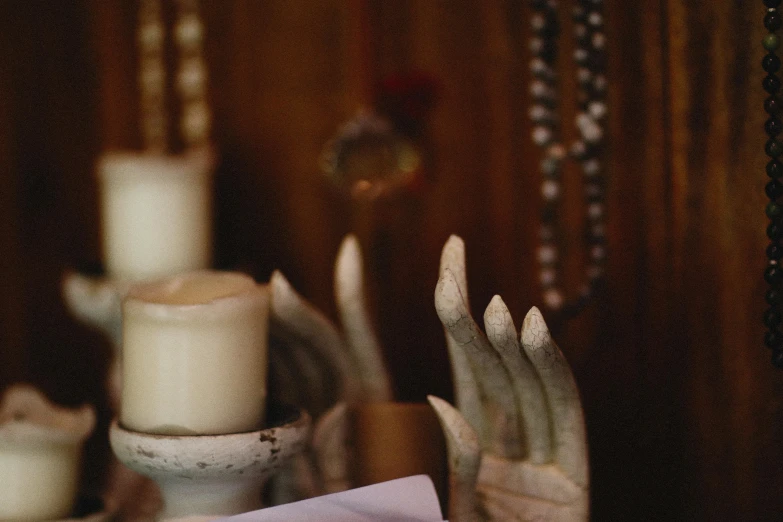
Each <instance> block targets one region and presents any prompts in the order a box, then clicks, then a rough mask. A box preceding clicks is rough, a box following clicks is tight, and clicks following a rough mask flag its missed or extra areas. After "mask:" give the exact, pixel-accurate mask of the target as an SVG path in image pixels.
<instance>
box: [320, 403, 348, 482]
mask: <svg viewBox="0 0 783 522" xmlns="http://www.w3.org/2000/svg"><path fill="white" fill-rule="evenodd" d="M347 434H348V406H347V405H346V404H345V403H344V402H338V403H337V404H335V405H334V406H333V407H332V408H331V409H330V410H329V411H327V412H326V413H324V414H323V415H322V416H321V418H320V419H318V422H317V423H316V424H315V428H314V429H313V444H312V448H313V453H314V456H315V462H316V466H317V468H318V472H319V476H320V479H321V486H322V488H323V493H336V492H338V491H345V490H347V489H348V488H350V486H351V484H350V477H349V474H348V452H347V449H346V437H347Z"/></svg>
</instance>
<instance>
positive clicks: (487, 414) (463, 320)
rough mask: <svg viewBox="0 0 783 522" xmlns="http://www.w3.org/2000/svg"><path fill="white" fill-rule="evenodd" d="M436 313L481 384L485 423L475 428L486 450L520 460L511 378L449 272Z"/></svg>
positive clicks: (439, 289) (442, 283)
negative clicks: (471, 313) (465, 356)
mask: <svg viewBox="0 0 783 522" xmlns="http://www.w3.org/2000/svg"><path fill="white" fill-rule="evenodd" d="M435 310H436V311H437V313H438V317H440V320H441V322H442V323H443V326H444V327H445V328H446V330H447V331H448V333H449V334H450V335H451V336H452V337H453V338H454V341H455V342H456V344H457V345H458V348H459V349H461V350H464V353H465V354H466V355H467V357H468V360H469V362H470V367H471V368H472V369H473V374H474V375H475V376H476V379H477V381H478V386H479V387H480V395H479V398H480V400H481V413H482V416H481V418H482V420H483V423H482V424H481V425H479V426H475V425H474V427H475V428H476V431H477V432H478V433H479V436H480V437H481V440H482V444H483V447H484V448H485V449H487V450H489V451H491V452H493V453H495V454H497V455H500V456H505V457H510V458H518V457H520V456H521V455H522V434H521V431H520V428H519V427H520V423H519V415H518V414H517V405H516V401H515V399H514V394H513V393H512V392H511V379H510V377H509V374H508V372H507V371H506V368H505V367H504V366H503V363H502V362H501V360H500V356H499V355H498V353H497V352H496V351H495V349H494V348H492V346H491V345H490V344H489V341H488V340H487V338H486V336H485V335H484V333H483V332H482V331H481V329H480V328H479V327H478V325H477V324H476V322H475V321H474V320H473V317H472V316H471V315H470V311H469V310H468V309H467V306H466V303H465V300H464V298H463V297H462V293H461V292H460V289H459V286H458V284H457V282H456V280H455V279H454V276H453V274H452V273H451V270H449V269H446V270H444V272H443V276H442V277H441V278H440V280H439V281H438V285H437V287H436V288H435ZM459 384H460V383H458V385H459ZM471 421H472V419H471Z"/></svg>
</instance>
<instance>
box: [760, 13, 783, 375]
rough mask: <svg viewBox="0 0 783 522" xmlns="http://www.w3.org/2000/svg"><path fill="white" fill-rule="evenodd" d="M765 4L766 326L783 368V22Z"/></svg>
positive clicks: (767, 339)
mask: <svg viewBox="0 0 783 522" xmlns="http://www.w3.org/2000/svg"><path fill="white" fill-rule="evenodd" d="M763 1H764V5H765V6H766V7H767V13H766V15H764V27H766V28H767V30H768V31H769V34H767V35H766V36H764V39H763V40H762V44H763V46H764V49H766V50H767V54H766V55H765V56H764V58H763V60H762V61H761V66H762V68H763V69H764V71H765V72H766V73H767V76H766V77H765V78H764V80H763V81H762V86H763V87H764V90H765V91H767V93H768V94H769V97H768V98H767V99H766V100H765V101H764V110H765V111H766V112H767V114H769V118H768V119H767V121H766V123H765V124H764V130H765V131H766V133H767V135H768V136H769V139H768V140H767V144H766V146H765V147H764V150H765V151H766V153H767V155H768V156H769V157H770V161H769V163H767V175H768V176H769V177H770V178H772V179H771V180H770V181H769V183H767V186H766V187H765V191H766V193H767V197H768V198H769V200H770V201H769V203H768V204H767V207H766V214H767V217H768V218H769V219H770V223H769V226H768V227H767V236H768V237H769V239H770V241H771V242H770V244H769V246H768V247H767V258H768V259H769V262H768V265H767V268H766V270H765V272H764V279H765V280H766V281H767V283H769V285H770V288H769V290H767V295H766V300H767V303H768V304H769V305H770V308H769V309H767V311H766V312H764V324H765V325H766V327H767V328H768V331H767V333H766V335H765V336H764V344H766V345H767V347H769V348H770V349H771V350H772V364H773V365H775V366H777V367H778V368H783V334H781V332H780V330H779V329H778V327H779V326H780V323H781V313H780V305H781V302H783V293H781V282H783V271H781V267H780V258H781V256H783V246H781V243H780V241H781V239H783V205H781V204H780V203H778V202H777V199H778V198H779V197H780V196H783V184H781V183H780V181H778V178H780V176H781V175H783V163H781V161H780V160H779V157H780V156H781V155H783V144H781V143H780V142H779V141H778V140H777V139H776V137H777V135H778V134H780V132H781V130H783V122H781V120H780V118H779V114H780V112H781V107H783V105H781V100H780V98H778V96H777V93H778V91H780V79H779V78H778V77H777V76H776V75H775V73H776V72H777V71H778V70H779V69H780V58H779V57H778V56H777V55H776V54H775V51H776V50H777V48H778V47H779V46H780V39H779V38H778V36H777V34H775V32H776V31H777V30H778V29H780V27H781V25H783V19H781V15H780V13H778V9H777V8H778V6H779V5H780V1H781V0H763Z"/></svg>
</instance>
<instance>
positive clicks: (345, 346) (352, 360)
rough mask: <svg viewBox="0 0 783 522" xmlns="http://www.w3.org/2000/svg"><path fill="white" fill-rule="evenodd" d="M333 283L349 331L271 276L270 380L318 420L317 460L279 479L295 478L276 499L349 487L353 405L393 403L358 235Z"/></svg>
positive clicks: (346, 245)
mask: <svg viewBox="0 0 783 522" xmlns="http://www.w3.org/2000/svg"><path fill="white" fill-rule="evenodd" d="M334 285H335V302H336V304H337V309H338V312H339V315H340V323H341V326H342V330H340V329H338V327H337V326H336V325H335V324H334V323H333V322H332V321H330V320H329V319H328V318H327V317H326V316H325V315H324V314H323V313H322V312H321V311H319V310H318V309H317V308H316V307H314V306H313V305H312V304H310V303H308V302H307V301H306V300H305V299H304V298H303V297H302V296H300V295H299V294H298V293H297V292H296V291H295V290H294V289H293V287H292V286H291V284H290V283H289V282H288V281H287V280H286V278H285V277H284V276H283V274H282V273H280V272H279V271H275V272H274V273H273V274H272V277H271V279H270V287H271V289H272V300H271V310H270V326H271V331H272V339H271V344H270V372H271V377H272V378H273V379H275V383H276V384H277V387H276V390H277V392H278V393H279V394H280V395H281V397H280V398H281V399H282V400H284V401H285V402H288V403H291V404H295V405H297V406H300V407H303V408H305V409H307V410H308V411H309V412H310V413H311V415H312V416H313V418H314V419H316V422H315V427H314V430H313V431H314V432H313V440H312V453H313V455H312V461H307V460H306V459H299V461H298V462H297V464H296V466H295V469H293V470H290V471H289V473H287V474H283V476H280V477H278V479H277V480H278V483H280V482H281V481H289V483H288V484H281V485H280V487H279V488H277V489H276V491H275V494H276V498H275V500H276V502H284V501H291V500H296V499H298V498H302V497H310V496H315V495H320V494H324V493H334V492H337V491H344V490H346V489H349V488H350V487H351V486H352V484H351V478H350V471H349V459H350V448H349V442H348V439H349V437H348V409H349V407H350V406H352V405H355V404H358V403H364V402H382V401H390V400H392V390H391V380H390V378H389V375H388V372H387V370H386V367H385V365H384V362H383V355H382V351H381V347H380V343H379V341H378V338H377V335H376V334H375V331H374V329H373V327H372V322H371V320H370V315H369V312H368V310H367V305H366V302H365V296H364V272H363V261H362V255H361V250H360V248H359V242H358V240H357V239H356V237H355V236H353V235H349V236H347V237H346V238H345V239H344V240H343V242H342V244H341V246H340V250H339V253H338V254H337V260H336V262H335V283H334ZM313 464H314V466H313ZM290 482H293V484H291V483H290Z"/></svg>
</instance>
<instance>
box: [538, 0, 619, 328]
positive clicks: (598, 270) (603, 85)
mask: <svg viewBox="0 0 783 522" xmlns="http://www.w3.org/2000/svg"><path fill="white" fill-rule="evenodd" d="M602 4H603V0H577V5H576V6H575V7H574V9H573V20H574V39H575V50H574V56H573V58H574V61H575V62H576V65H577V71H576V75H577V83H578V88H579V90H578V99H577V101H578V104H579V110H578V113H577V116H576V118H575V124H576V128H577V130H578V136H579V137H578V138H577V139H576V140H575V141H574V142H573V143H572V144H571V146H570V148H569V149H568V150H567V149H566V147H565V146H564V145H563V143H562V139H561V137H560V132H559V131H560V129H559V127H560V121H559V120H560V118H559V115H558V85H557V74H556V72H555V66H556V62H557V54H558V49H557V40H558V35H559V31H560V24H559V20H558V12H557V1H556V0H531V6H532V9H533V12H534V13H533V16H532V18H531V28H532V30H533V37H532V38H531V40H530V50H531V52H532V53H533V59H532V60H531V62H530V69H531V73H532V76H533V78H532V80H531V83H530V95H531V97H532V98H533V104H532V106H531V107H530V114H529V115H530V118H531V120H532V121H533V132H532V139H533V142H534V143H535V144H536V145H537V146H538V147H540V148H541V149H542V150H543V159H542V160H541V164H540V171H541V175H542V177H543V181H542V184H541V195H542V198H543V201H544V207H543V212H542V224H541V229H540V246H539V249H538V261H539V265H540V282H541V286H542V289H543V301H544V305H545V306H546V307H547V308H548V309H550V310H551V311H553V312H555V313H558V314H560V315H561V316H562V317H564V318H569V317H573V316H574V315H576V314H577V313H579V312H580V311H581V310H582V309H583V308H584V307H585V305H586V304H587V303H588V302H589V300H590V298H591V297H592V296H593V295H594V293H595V291H596V289H597V287H598V285H599V284H600V283H601V281H602V280H603V276H604V267H605V262H606V246H605V243H606V231H605V211H606V204H605V190H606V189H605V179H604V165H603V161H602V153H603V138H604V129H603V123H602V122H603V121H604V119H605V118H606V112H607V104H606V90H607V80H606V76H605V74H604V71H605V48H606V36H605V34H604V32H603V23H604V22H603V13H602ZM568 157H570V158H572V159H573V160H575V161H577V162H578V163H579V164H580V166H581V170H582V173H583V175H584V189H585V198H586V203H587V205H586V212H587V220H586V234H585V239H586V243H587V250H588V258H589V259H588V262H587V266H586V268H585V275H586V281H585V282H584V283H583V284H582V285H581V286H580V288H579V291H578V295H577V296H576V297H575V298H569V299H567V298H566V296H565V295H564V292H563V290H562V289H561V287H560V284H559V247H558V239H559V233H558V231H559V219H558V210H559V208H558V207H559V203H560V196H561V192H562V190H561V185H562V181H561V180H562V170H563V163H564V161H565V160H566V159H567V158H568Z"/></svg>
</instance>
